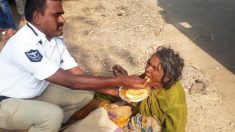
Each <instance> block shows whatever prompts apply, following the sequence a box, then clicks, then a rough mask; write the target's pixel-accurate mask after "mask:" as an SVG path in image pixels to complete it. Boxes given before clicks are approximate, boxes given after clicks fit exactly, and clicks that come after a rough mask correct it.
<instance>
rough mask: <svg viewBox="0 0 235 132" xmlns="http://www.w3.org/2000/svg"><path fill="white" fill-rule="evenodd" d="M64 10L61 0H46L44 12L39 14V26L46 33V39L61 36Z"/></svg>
mask: <svg viewBox="0 0 235 132" xmlns="http://www.w3.org/2000/svg"><path fill="white" fill-rule="evenodd" d="M63 14H64V10H63V7H62V2H61V1H55V0H47V1H46V6H45V11H44V14H41V16H40V18H39V19H40V24H39V27H40V29H41V30H42V32H43V33H45V34H46V37H47V39H49V40H50V39H51V38H53V37H57V36H61V35H62V34H63V26H64V22H65V20H64V17H63Z"/></svg>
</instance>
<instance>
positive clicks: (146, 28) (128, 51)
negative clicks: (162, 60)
mask: <svg viewBox="0 0 235 132" xmlns="http://www.w3.org/2000/svg"><path fill="white" fill-rule="evenodd" d="M158 2H159V1H158ZM165 2H169V3H165V4H166V5H167V4H169V5H171V4H172V1H170V0H168V1H165ZM191 2H193V1H191ZM161 4H162V3H161ZM162 6H163V5H159V3H158V5H157V3H156V1H155V0H145V1H142V0H118V1H107V0H86V1H83V0H79V1H75V0H65V1H64V9H65V12H66V14H65V18H66V20H67V21H66V25H65V28H64V29H65V32H64V38H65V42H66V44H67V46H68V49H69V50H70V51H71V52H72V55H73V56H74V57H75V59H76V60H77V62H78V63H79V64H80V66H81V67H84V69H85V70H87V71H89V72H91V73H94V74H103V75H111V74H112V72H111V67H112V66H113V65H114V64H120V65H122V66H123V67H124V68H126V69H127V70H128V71H129V73H130V74H141V73H142V72H143V71H144V66H145V62H146V59H147V58H148V56H149V54H151V53H152V52H153V50H154V49H155V48H156V47H157V46H160V45H168V46H171V47H173V48H174V49H176V50H177V51H179V52H180V53H181V55H182V56H183V57H184V58H185V63H186V66H185V69H184V73H183V78H182V83H183V85H184V87H185V92H186V97H187V103H188V123H187V128H186V131H187V132H198V131H203V132H211V131H216V132H233V131H235V126H234V122H233V121H232V116H231V115H232V114H233V113H232V110H234V108H235V107H233V105H232V103H233V101H234V96H233V95H232V93H234V92H235V90H232V88H235V86H234V85H235V82H234V81H235V80H234V74H232V73H231V72H229V71H228V70H226V69H225V68H224V67H223V66H222V65H221V64H220V63H219V62H217V61H216V60H214V59H213V58H212V57H211V56H210V55H209V54H207V53H206V52H204V51H203V50H202V49H201V48H199V47H198V46H196V44H195V42H193V41H192V40H191V39H190V37H188V36H186V35H187V34H184V33H183V32H181V31H180V30H179V29H177V28H176V27H177V26H175V25H174V22H175V23H176V21H174V20H175V19H174V14H172V12H168V10H166V9H163V7H162ZM181 6H182V7H183V4H182V5H181ZM175 8H179V7H175ZM188 8H190V7H188ZM189 15H192V14H189ZM169 22H170V23H169ZM198 24H200V23H198ZM192 32H193V30H192ZM199 35H200V34H199ZM1 45H2V44H1ZM228 95H230V96H228ZM229 107H231V108H229ZM0 131H1V130H0Z"/></svg>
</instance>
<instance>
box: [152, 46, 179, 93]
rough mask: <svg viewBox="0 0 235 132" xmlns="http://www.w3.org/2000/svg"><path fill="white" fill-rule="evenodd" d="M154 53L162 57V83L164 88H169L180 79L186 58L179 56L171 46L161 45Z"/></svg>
mask: <svg viewBox="0 0 235 132" xmlns="http://www.w3.org/2000/svg"><path fill="white" fill-rule="evenodd" d="M153 55H156V56H158V57H159V59H160V64H161V66H162V69H163V77H162V80H161V83H162V86H163V88H165V89H168V88H170V87H171V86H172V85H173V84H175V83H176V82H177V81H178V80H179V79H180V77H181V75H182V70H183V67H184V60H183V59H182V58H181V57H180V56H179V53H177V52H175V51H174V50H173V49H171V48H170V47H168V48H167V47H163V46H160V47H158V48H157V51H156V53H154V54H153ZM167 78H168V79H167Z"/></svg>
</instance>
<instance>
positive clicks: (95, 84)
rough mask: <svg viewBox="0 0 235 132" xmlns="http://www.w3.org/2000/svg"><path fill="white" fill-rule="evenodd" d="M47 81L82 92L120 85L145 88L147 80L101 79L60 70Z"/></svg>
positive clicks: (135, 77) (133, 78)
mask: <svg viewBox="0 0 235 132" xmlns="http://www.w3.org/2000/svg"><path fill="white" fill-rule="evenodd" d="M46 80H47V81H49V82H52V83H56V84H58V85H62V86H65V87H68V88H72V89H80V90H81V89H83V90H96V89H103V88H111V87H113V88H114V87H116V86H120V85H122V86H126V87H132V88H143V87H144V85H143V84H144V82H145V80H143V79H140V78H138V77H137V76H132V77H130V76H126V77H101V76H91V75H74V74H72V73H70V72H69V71H65V70H63V69H59V70H58V71H57V72H56V73H54V74H53V75H51V76H50V77H48V78H47V79H46Z"/></svg>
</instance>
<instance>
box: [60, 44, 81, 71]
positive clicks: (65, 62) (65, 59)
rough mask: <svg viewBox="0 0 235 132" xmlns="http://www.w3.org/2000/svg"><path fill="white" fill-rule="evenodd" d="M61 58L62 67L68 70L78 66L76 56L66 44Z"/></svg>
mask: <svg viewBox="0 0 235 132" xmlns="http://www.w3.org/2000/svg"><path fill="white" fill-rule="evenodd" d="M61 59H62V60H61V61H62V62H61V65H60V67H61V68H62V69H64V70H68V69H71V68H74V67H76V66H78V64H77V63H76V61H75V60H74V58H73V57H72V56H71V54H70V53H69V52H68V50H67V48H66V46H65V45H64V51H63V54H62V57H61Z"/></svg>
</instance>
